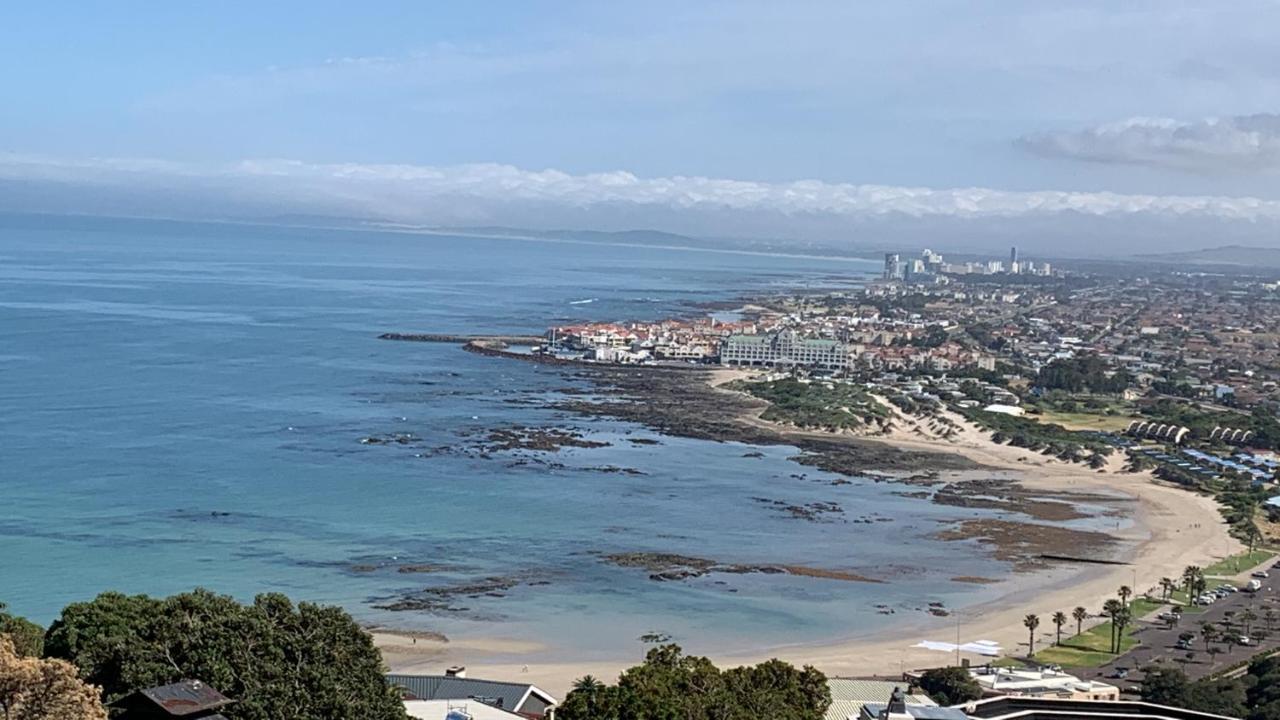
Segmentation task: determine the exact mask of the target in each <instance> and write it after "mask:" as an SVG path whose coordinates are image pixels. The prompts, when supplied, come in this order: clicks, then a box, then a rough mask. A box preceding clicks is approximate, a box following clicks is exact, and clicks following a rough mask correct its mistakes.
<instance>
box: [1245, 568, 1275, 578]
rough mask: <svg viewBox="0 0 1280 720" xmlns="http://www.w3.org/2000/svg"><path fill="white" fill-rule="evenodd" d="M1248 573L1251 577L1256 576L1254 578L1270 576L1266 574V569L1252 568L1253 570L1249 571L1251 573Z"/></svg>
mask: <svg viewBox="0 0 1280 720" xmlns="http://www.w3.org/2000/svg"><path fill="white" fill-rule="evenodd" d="M1249 574H1250V575H1252V576H1253V577H1256V578H1268V577H1271V576H1270V575H1268V574H1267V571H1266V570H1254V571H1253V572H1251V573H1249Z"/></svg>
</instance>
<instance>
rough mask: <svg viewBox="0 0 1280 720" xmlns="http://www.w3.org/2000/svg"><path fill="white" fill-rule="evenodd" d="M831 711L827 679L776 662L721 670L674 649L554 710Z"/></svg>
mask: <svg viewBox="0 0 1280 720" xmlns="http://www.w3.org/2000/svg"><path fill="white" fill-rule="evenodd" d="M830 704H831V691H830V690H829V689H828V688H827V678H826V676H824V675H823V674H822V673H820V672H818V671H817V670H815V669H813V668H811V667H807V666H806V667H805V668H803V669H799V670H798V669H796V668H795V667H794V666H792V665H790V664H788V663H785V662H782V661H780V660H769V661H767V662H763V663H760V664H759V665H754V666H745V667H737V668H732V669H729V670H720V669H719V668H717V667H716V666H715V665H713V664H712V663H711V661H710V660H708V659H707V658H704V657H694V656H689V655H685V654H683V652H682V651H681V650H680V647H679V646H677V645H662V646H660V647H655V648H653V649H651V650H650V651H649V652H648V654H647V655H646V656H645V659H644V662H643V663H641V664H640V665H637V666H636V667H633V668H631V669H630V670H627V671H625V672H623V673H622V675H621V676H619V678H618V683H617V684H616V685H607V684H605V683H602V682H600V681H599V680H597V679H595V678H593V677H591V676H587V677H584V678H582V679H580V680H578V682H576V683H574V689H573V690H572V691H571V692H570V693H569V695H568V697H566V698H565V700H564V702H563V703H562V704H561V706H560V707H559V708H557V710H556V717H557V718H561V720H646V719H648V718H689V719H690V720H755V718H763V717H769V718H779V719H780V720H819V718H822V717H823V714H824V713H825V712H826V710H827V707H828V706H829V705H830Z"/></svg>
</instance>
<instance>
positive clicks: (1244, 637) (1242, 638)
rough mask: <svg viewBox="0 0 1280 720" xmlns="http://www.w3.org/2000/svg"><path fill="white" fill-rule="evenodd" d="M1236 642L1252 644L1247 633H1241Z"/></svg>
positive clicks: (1246, 644)
mask: <svg viewBox="0 0 1280 720" xmlns="http://www.w3.org/2000/svg"><path fill="white" fill-rule="evenodd" d="M1236 642H1238V643H1240V644H1241V645H1245V646H1248V645H1252V644H1253V640H1252V639H1250V638H1249V636H1248V635H1241V636H1240V639H1239V640H1237V641H1236Z"/></svg>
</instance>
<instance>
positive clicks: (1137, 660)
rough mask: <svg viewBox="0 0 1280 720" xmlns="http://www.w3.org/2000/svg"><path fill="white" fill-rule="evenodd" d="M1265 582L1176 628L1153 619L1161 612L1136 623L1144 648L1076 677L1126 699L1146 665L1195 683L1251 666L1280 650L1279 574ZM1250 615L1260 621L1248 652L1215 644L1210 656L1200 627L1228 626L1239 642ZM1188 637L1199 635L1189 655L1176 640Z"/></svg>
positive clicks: (1239, 579) (1191, 616)
mask: <svg viewBox="0 0 1280 720" xmlns="http://www.w3.org/2000/svg"><path fill="white" fill-rule="evenodd" d="M1268 564H1270V563H1268ZM1248 579H1249V573H1248V572H1244V573H1241V575H1240V576H1238V577H1237V578H1236V580H1235V583H1234V584H1236V585H1238V586H1240V585H1244V583H1245V582H1247V581H1248ZM1262 582H1263V587H1262V589H1261V590H1258V591H1257V592H1254V593H1247V592H1243V591H1241V592H1237V593H1234V594H1232V595H1228V596H1227V597H1225V598H1223V599H1221V600H1218V601H1217V602H1215V603H1214V604H1212V605H1209V606H1208V607H1206V608H1205V609H1204V612H1200V613H1184V614H1183V616H1182V619H1181V621H1180V622H1179V623H1178V625H1175V626H1173V627H1170V626H1169V625H1168V624H1167V623H1166V622H1164V621H1162V620H1157V619H1156V617H1155V615H1158V614H1159V612H1161V611H1163V609H1162V610H1161V611H1157V612H1156V613H1153V615H1152V616H1149V617H1147V618H1142V619H1140V620H1138V621H1137V629H1136V630H1135V632H1134V637H1135V638H1137V639H1138V640H1139V641H1140V643H1141V644H1139V645H1138V646H1137V647H1135V648H1133V649H1132V650H1130V651H1129V652H1127V653H1125V654H1124V655H1121V656H1119V657H1117V658H1116V659H1115V660H1113V661H1111V662H1110V663H1107V664H1106V665H1104V666H1102V667H1101V668H1097V669H1090V670H1085V671H1081V672H1078V673H1076V674H1078V675H1080V676H1081V677H1083V678H1089V679H1101V680H1104V681H1106V682H1110V683H1112V684H1114V685H1119V686H1120V687H1121V689H1122V690H1124V691H1125V692H1126V693H1129V694H1134V693H1136V692H1137V688H1138V686H1139V685H1140V682H1141V680H1142V668H1144V667H1147V666H1148V665H1153V664H1154V665H1161V666H1166V667H1177V668H1181V669H1182V670H1183V672H1185V673H1187V675H1188V676H1190V677H1191V678H1202V677H1205V676H1206V675H1210V674H1213V673H1215V672H1217V671H1220V670H1222V669H1223V668H1225V667H1228V666H1230V665H1234V664H1236V663H1239V662H1241V661H1243V660H1247V659H1249V658H1250V657H1252V656H1254V655H1256V654H1258V653H1260V652H1263V651H1267V650H1272V651H1274V650H1280V570H1277V571H1276V572H1275V573H1273V576H1272V577H1271V578H1269V579H1266V580H1263V581H1262ZM1214 585H1216V583H1211V586H1214ZM1268 608H1269V609H1271V611H1272V613H1273V615H1274V619H1273V621H1272V624H1271V627H1270V628H1268V627H1267V623H1266V621H1265V620H1264V619H1263V618H1264V613H1265V612H1266V611H1267V609H1268ZM1246 609H1247V610H1252V611H1253V614H1254V615H1256V616H1257V620H1255V621H1253V622H1252V623H1251V624H1250V628H1249V633H1248V634H1249V638H1250V639H1251V640H1252V643H1251V644H1250V645H1249V646H1248V647H1243V646H1240V645H1238V644H1233V645H1228V644H1227V643H1224V642H1221V641H1218V642H1215V643H1213V645H1212V651H1208V650H1206V646H1205V642H1204V639H1203V638H1202V637H1201V635H1200V627H1201V625H1203V624H1204V623H1213V624H1214V625H1216V626H1217V627H1219V628H1223V627H1224V624H1226V623H1230V625H1231V627H1232V628H1234V630H1233V631H1232V634H1233V635H1235V636H1237V637H1238V636H1239V635H1243V634H1244V630H1243V628H1242V625H1243V623H1242V621H1241V620H1240V615H1241V614H1242V613H1243V612H1244V611H1245V610H1246ZM1184 632H1192V633H1195V638H1194V639H1193V640H1192V641H1191V649H1190V650H1179V649H1178V648H1177V643H1178V639H1179V638H1178V636H1179V635H1180V634H1182V633H1184ZM1118 668H1127V669H1128V671H1129V675H1128V677H1126V678H1124V679H1123V680H1121V679H1116V678H1114V677H1112V675H1113V674H1114V673H1115V671H1116V670H1117V669H1118Z"/></svg>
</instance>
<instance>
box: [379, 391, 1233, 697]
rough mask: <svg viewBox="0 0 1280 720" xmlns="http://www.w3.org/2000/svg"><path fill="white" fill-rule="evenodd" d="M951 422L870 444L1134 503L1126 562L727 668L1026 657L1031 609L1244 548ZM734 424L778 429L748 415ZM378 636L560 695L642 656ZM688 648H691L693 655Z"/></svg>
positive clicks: (397, 655) (396, 661) (1210, 519)
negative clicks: (956, 646) (974, 646)
mask: <svg viewBox="0 0 1280 720" xmlns="http://www.w3.org/2000/svg"><path fill="white" fill-rule="evenodd" d="M742 374H743V373H742V372H741V371H733V370H721V371H716V372H715V373H714V374H713V376H712V380H711V381H712V382H713V383H714V384H716V385H720V384H723V383H724V382H728V381H729V380H732V379H736V378H738V377H741V376H742ZM724 392H728V391H724ZM951 419H952V420H953V421H955V422H957V423H958V424H960V425H961V428H962V429H961V430H960V431H959V432H957V433H955V434H954V435H953V436H952V437H950V438H949V439H942V438H940V437H937V436H936V435H935V434H933V433H932V432H930V431H929V429H928V428H927V427H924V426H923V425H920V424H918V421H916V420H915V419H914V418H909V417H906V416H901V415H900V416H899V418H898V420H897V422H896V427H895V428H894V430H893V431H892V432H891V433H889V434H887V435H884V436H879V437H875V438H871V440H873V441H874V442H877V443H885V444H888V445H892V446H894V447H896V448H902V449H912V450H919V451H930V452H935V453H936V452H944V453H951V454H957V455H961V456H964V457H967V458H969V459H971V460H973V461H974V462H977V463H979V464H981V465H983V466H986V467H987V468H990V469H991V470H990V471H985V472H983V473H981V475H982V476H983V477H988V478H989V477H992V476H993V475H995V476H1005V477H1009V478H1013V479H1016V480H1017V481H1018V482H1019V483H1021V484H1022V485H1023V486H1024V487H1026V488H1028V489H1030V490H1033V491H1034V490H1044V491H1053V492H1064V491H1065V492H1074V493H1100V492H1101V493H1107V494H1113V495H1114V494H1121V495H1123V496H1125V497H1128V498H1132V500H1133V502H1131V503H1126V504H1125V506H1126V507H1132V515H1131V516H1130V517H1129V518H1128V520H1129V521H1130V522H1129V524H1127V526H1126V527H1124V528H1121V529H1118V530H1116V531H1114V532H1112V534H1113V535H1115V536H1116V537H1117V538H1118V539H1120V540H1122V541H1123V547H1124V550H1123V551H1121V553H1120V555H1119V556H1118V557H1116V558H1115V559H1117V560H1121V561H1125V562H1127V563H1129V564H1127V565H1101V564H1099V565H1086V564H1082V565H1075V566H1071V567H1067V568H1055V569H1054V570H1052V571H1050V572H1047V573H1022V574H1012V575H1011V577H1009V578H1008V579H1005V580H1004V581H1002V582H1001V583H1000V585H998V586H996V587H997V588H998V589H999V590H1000V591H1001V595H1000V597H999V598H998V599H996V600H994V601H990V602H984V603H982V604H981V605H980V606H978V607H969V608H960V609H958V610H956V611H955V612H954V614H953V615H952V616H951V617H946V618H933V617H929V618H912V619H910V620H905V619H904V620H902V621H900V622H899V623H898V624H897V625H896V626H895V627H894V628H892V629H882V630H877V631H874V632H869V633H865V634H861V635H855V636H850V637H843V638H832V641H831V642H830V643H809V644H805V645H796V646H784V647H762V648H760V649H759V650H758V651H753V652H752V653H750V654H746V655H740V656H738V655H735V656H724V657H721V656H713V660H715V661H716V662H717V663H718V664H720V665H723V666H732V665H738V664H747V663H756V662H760V661H762V660H766V659H769V658H771V657H778V658H781V659H783V660H787V661H789V662H792V663H795V664H809V665H814V666H816V667H817V668H819V669H820V670H822V671H824V672H826V673H827V674H828V675H833V676H862V677H866V676H873V675H881V676H885V675H897V674H899V673H900V672H901V670H902V669H911V668H920V667H929V666H936V665H939V664H943V663H946V662H948V661H951V660H954V655H951V654H948V653H943V652H939V651H933V650H926V649H923V648H918V647H914V646H915V645H916V644H918V643H919V642H920V641H922V640H926V639H928V640H935V641H943V642H954V641H955V640H956V638H957V635H958V636H959V638H960V640H961V642H972V641H976V640H990V641H994V642H996V643H999V645H1000V646H1001V647H1002V648H1003V649H1004V652H1005V654H1025V652H1026V650H1027V648H1026V645H1027V631H1026V629H1025V628H1024V627H1023V625H1022V618H1023V617H1024V616H1025V615H1027V614H1028V613H1035V614H1038V615H1040V616H1041V617H1042V622H1041V626H1040V635H1041V637H1042V639H1044V640H1049V639H1051V638H1052V635H1053V625H1052V623H1050V622H1048V617H1049V616H1050V615H1051V614H1052V613H1053V612H1055V611H1058V610H1061V611H1063V612H1066V613H1068V614H1070V611H1071V609H1072V608H1074V607H1076V606H1084V607H1086V608H1088V609H1089V610H1090V611H1091V612H1096V611H1097V610H1098V609H1099V608H1100V607H1101V605H1102V603H1103V601H1104V600H1106V599H1107V598H1109V597H1113V596H1114V595H1115V591H1116V589H1117V588H1119V587H1120V586H1121V585H1130V586H1132V587H1134V588H1135V589H1137V591H1138V592H1140V593H1141V592H1143V591H1146V590H1148V589H1152V588H1155V587H1156V586H1157V585H1158V583H1159V580H1160V578H1162V577H1166V576H1167V577H1173V578H1177V577H1179V576H1180V575H1181V573H1182V570H1183V568H1184V567H1186V566H1187V565H1206V564H1209V563H1211V562H1213V561H1214V560H1216V559H1220V558H1222V557H1225V556H1227V555H1230V554H1233V553H1236V552H1239V551H1240V550H1241V549H1242V546H1241V544H1240V543H1239V541H1237V540H1234V539H1233V538H1231V537H1230V536H1229V535H1228V533H1227V528H1226V525H1225V524H1224V523H1223V522H1222V519H1221V517H1220V515H1219V513H1218V509H1217V505H1216V503H1215V502H1214V500H1213V499H1212V498H1209V497H1205V496H1201V495H1197V494H1195V493H1191V492H1188V491H1186V490H1183V489H1181V488H1178V487H1175V486H1172V485H1168V484H1164V483H1161V482H1159V481H1157V480H1156V479H1155V478H1154V477H1153V476H1151V475H1150V474H1149V473H1126V472H1123V471H1121V470H1120V465H1121V464H1122V462H1123V461H1122V458H1120V457H1113V458H1112V460H1111V462H1110V464H1109V466H1108V467H1107V468H1105V469H1104V470H1103V471H1101V472H1099V471H1095V470H1090V469H1089V468H1087V467H1085V466H1083V465H1075V464H1070V463H1065V462H1062V461H1058V460H1053V459H1048V458H1046V457H1044V456H1043V455H1039V454H1037V453H1033V452H1030V451H1027V450H1023V449H1020V448H1015V447H1010V446H1006V445H997V444H995V443H992V442H991V441H990V440H989V439H988V438H987V435H986V433H984V432H983V431H981V430H979V429H978V428H976V427H973V426H972V425H969V424H968V423H965V422H964V421H963V420H962V419H961V418H959V417H958V416H955V415H952V416H951ZM739 420H740V421H742V422H746V423H753V424H762V425H769V426H771V427H772V428H773V429H775V430H776V429H779V428H778V427H777V426H776V425H773V424H772V423H766V421H763V420H760V419H759V418H758V417H756V416H755V415H754V414H748V415H747V416H744V417H742V418H739ZM783 431H785V432H786V433H788V434H792V435H815V436H825V437H828V438H830V437H832V436H833V435H832V434H831V433H813V432H807V431H799V430H796V429H794V428H785V429H783ZM966 475H972V473H965V472H964V471H957V472H947V473H943V474H942V477H941V479H943V480H954V481H962V480H963V478H964V477H966ZM1093 622H1097V621H1096V620H1095V621H1093ZM375 641H376V642H377V644H378V645H379V647H380V648H382V651H383V656H384V658H385V660H386V662H387V664H388V665H389V666H390V667H391V668H392V670H393V671H398V672H419V673H433V672H441V671H442V670H443V669H444V668H445V667H447V666H450V665H466V666H467V667H468V670H469V672H470V674H471V675H472V676H473V677H488V678H504V679H519V680H521V681H528V682H532V683H535V684H537V685H539V686H541V687H543V688H544V689H546V690H548V691H550V692H552V693H559V694H563V693H564V692H566V691H567V689H568V687H569V686H570V684H571V683H572V681H573V680H574V679H575V678H578V677H581V676H582V675H586V674H591V675H594V676H596V677H598V678H607V679H613V678H614V677H616V675H617V674H618V672H620V671H621V670H623V669H625V668H626V667H629V666H631V665H634V664H636V662H638V661H639V659H640V657H639V655H638V653H637V654H636V655H635V656H630V657H619V658H618V659H617V661H615V662H587V663H542V662H539V657H540V655H542V653H541V650H542V648H539V647H537V646H535V645H531V644H530V643H527V642H521V641H513V640H503V639H501V638H500V637H493V638H456V639H452V640H451V641H442V640H441V639H439V638H433V637H430V636H427V637H419V638H416V639H415V638H413V637H411V636H409V635H406V634H400V633H394V632H375ZM1039 644H1040V643H1039V641H1038V642H1037V645H1039ZM687 650H688V651H690V652H694V653H697V652H698V649H697V648H687ZM968 657H969V659H970V660H971V661H973V662H982V661H984V658H982V657H981V656H977V655H971V656H968Z"/></svg>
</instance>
